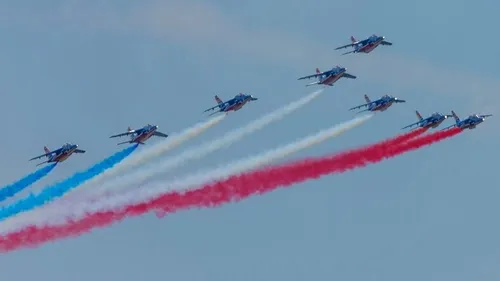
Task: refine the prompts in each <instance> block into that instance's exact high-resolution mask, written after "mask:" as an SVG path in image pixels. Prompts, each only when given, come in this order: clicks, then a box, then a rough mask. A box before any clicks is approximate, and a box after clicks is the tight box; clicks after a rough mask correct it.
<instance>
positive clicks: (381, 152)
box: [0, 129, 462, 252]
mask: <svg viewBox="0 0 500 281" xmlns="http://www.w3.org/2000/svg"><path fill="white" fill-rule="evenodd" d="M461 131H462V130H461V129H450V130H447V131H438V132H435V133H431V134H428V135H425V136H421V137H419V138H415V139H410V140H408V138H401V137H397V138H394V139H393V141H394V140H399V141H401V140H403V142H402V143H399V144H397V143H394V142H392V143H388V142H387V141H385V142H382V143H378V144H375V145H372V146H368V147H364V148H360V149H355V150H351V151H348V152H344V153H341V154H337V155H334V156H329V157H322V158H317V159H306V160H301V161H296V162H294V163H291V164H285V165H278V166H274V167H270V168H266V169H262V170H256V171H251V172H247V173H243V174H240V175H235V176H231V177H229V178H228V179H226V180H223V181H220V182H215V183H211V184H207V185H205V186H203V187H202V188H199V189H195V190H189V191H185V192H171V193H168V194H164V195H162V196H160V197H158V198H156V199H154V200H151V201H149V202H145V203H140V204H135V205H131V206H127V207H124V208H123V209H121V210H114V211H103V212H98V213H93V214H88V215H87V216H86V217H84V218H82V219H78V220H68V221H67V223H66V224H64V225H48V226H30V227H26V228H24V229H21V230H19V231H17V232H13V233H9V234H7V235H4V236H2V237H1V238H0V251H1V252H8V251H12V250H15V249H17V248H20V247H30V246H31V247H34V246H37V245H39V244H42V243H44V242H47V241H51V240H56V239H60V238H64V237H69V236H78V235H80V234H83V233H86V232H88V231H90V230H91V229H93V228H97V227H104V226H108V225H110V224H112V223H113V222H115V221H119V220H122V219H124V218H125V217H128V216H138V215H141V214H144V213H146V212H148V211H150V210H154V209H163V210H164V211H165V212H168V213H173V212H175V211H178V210H181V209H186V208H190V207H214V206H218V205H221V204H223V203H226V202H231V201H239V200H241V199H244V198H246V197H248V196H250V195H252V194H262V193H265V192H269V191H272V190H274V189H277V188H278V187H280V186H287V185H291V184H296V183H299V182H303V181H306V180H308V179H313V178H318V177H320V176H322V175H327V174H331V173H339V172H343V171H346V170H349V169H354V168H356V167H363V166H366V165H368V164H370V163H376V162H379V161H381V160H383V159H385V158H389V157H394V156H396V155H399V154H402V153H405V152H408V151H412V150H415V149H418V148H420V147H423V146H426V145H430V144H433V143H435V142H438V141H441V140H444V139H446V138H449V137H452V136H454V135H456V134H458V133H460V132H461ZM411 134H414V132H412V133H411ZM382 144H384V145H382Z"/></svg>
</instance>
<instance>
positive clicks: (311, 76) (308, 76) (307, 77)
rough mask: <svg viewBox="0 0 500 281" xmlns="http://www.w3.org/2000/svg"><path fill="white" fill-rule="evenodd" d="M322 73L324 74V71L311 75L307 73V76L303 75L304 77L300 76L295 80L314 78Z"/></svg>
mask: <svg viewBox="0 0 500 281" xmlns="http://www.w3.org/2000/svg"><path fill="white" fill-rule="evenodd" d="M323 74H325V73H324V72H323V73H316V74H312V75H307V76H304V77H300V78H299V79H297V80H302V79H311V78H316V77H319V76H321V75H323Z"/></svg>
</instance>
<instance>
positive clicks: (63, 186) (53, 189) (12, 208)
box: [0, 145, 137, 219]
mask: <svg viewBox="0 0 500 281" xmlns="http://www.w3.org/2000/svg"><path fill="white" fill-rule="evenodd" d="M136 148H137V145H133V146H130V147H128V148H126V149H124V150H122V151H119V152H117V153H115V154H114V155H112V156H110V157H108V158H106V159H104V160H103V161H102V162H100V163H98V164H96V165H94V166H92V167H91V168H90V169H88V170H87V171H84V172H80V173H76V174H75V175H73V176H72V177H70V178H68V179H66V180H64V181H62V182H59V183H56V184H55V185H53V186H49V187H46V188H44V189H43V190H42V191H41V192H40V193H39V194H38V195H33V194H30V195H29V196H28V197H26V198H24V199H22V200H19V201H16V202H15V203H13V204H11V205H8V206H5V207H3V208H0V219H5V218H7V217H10V216H13V215H16V214H18V213H20V212H23V211H28V210H31V209H34V208H36V207H38V206H42V205H44V204H45V203H48V202H49V201H52V200H54V199H56V198H58V197H60V196H62V195H64V194H65V193H66V192H68V191H69V190H71V189H73V188H75V187H77V186H78V185H80V184H82V183H83V182H85V181H87V180H89V179H91V178H92V177H94V176H96V175H98V174H100V173H102V172H103V171H104V170H106V169H109V168H111V167H113V166H114V165H116V164H117V163H119V162H120V161H122V160H123V159H125V157H127V156H128V155H130V154H131V153H132V152H133V151H134V150H135V149H136Z"/></svg>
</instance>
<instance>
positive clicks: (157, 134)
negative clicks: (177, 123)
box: [153, 131, 168, 138]
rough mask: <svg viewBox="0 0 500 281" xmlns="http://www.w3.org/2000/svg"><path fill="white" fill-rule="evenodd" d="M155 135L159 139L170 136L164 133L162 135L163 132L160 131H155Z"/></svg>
mask: <svg viewBox="0 0 500 281" xmlns="http://www.w3.org/2000/svg"><path fill="white" fill-rule="evenodd" d="M153 135H154V136H157V137H163V138H166V137H168V135H167V134H164V133H162V132H158V131H155V132H154V133H153Z"/></svg>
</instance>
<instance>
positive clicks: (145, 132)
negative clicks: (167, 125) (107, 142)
mask: <svg viewBox="0 0 500 281" xmlns="http://www.w3.org/2000/svg"><path fill="white" fill-rule="evenodd" d="M128 135H130V140H129V141H124V142H120V143H118V145H120V144H124V143H138V144H145V143H144V142H145V141H147V140H148V139H149V138H150V137H152V136H157V137H162V138H166V137H168V135H167V134H164V133H162V132H159V131H158V126H156V125H151V124H147V125H146V126H144V127H142V128H140V129H132V128H130V127H128V129H127V132H125V133H121V134H118V135H113V136H111V137H109V138H116V137H122V136H128Z"/></svg>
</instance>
